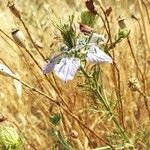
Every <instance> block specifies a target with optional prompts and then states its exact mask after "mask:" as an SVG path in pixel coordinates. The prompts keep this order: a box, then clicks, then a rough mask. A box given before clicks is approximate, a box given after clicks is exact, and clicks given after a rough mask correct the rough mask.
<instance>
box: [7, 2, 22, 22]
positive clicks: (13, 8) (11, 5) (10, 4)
mask: <svg viewBox="0 0 150 150" xmlns="http://www.w3.org/2000/svg"><path fill="white" fill-rule="evenodd" d="M7 6H8V7H9V9H10V11H11V12H12V13H13V14H14V15H15V16H16V17H17V18H19V19H21V13H20V10H19V8H18V7H17V6H16V5H15V3H14V2H10V1H8V4H7Z"/></svg>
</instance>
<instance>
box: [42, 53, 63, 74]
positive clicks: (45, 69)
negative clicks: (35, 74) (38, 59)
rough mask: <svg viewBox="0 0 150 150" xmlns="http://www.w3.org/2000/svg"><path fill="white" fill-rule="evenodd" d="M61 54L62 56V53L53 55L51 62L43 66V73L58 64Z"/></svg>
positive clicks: (51, 69)
mask: <svg viewBox="0 0 150 150" xmlns="http://www.w3.org/2000/svg"><path fill="white" fill-rule="evenodd" d="M61 56H62V55H57V56H54V57H52V58H51V59H50V60H49V62H48V63H47V64H46V65H45V66H44V67H43V69H42V70H43V73H44V74H47V73H49V72H51V71H53V70H54V67H55V65H56V64H57V62H58V60H59V59H60V57H61Z"/></svg>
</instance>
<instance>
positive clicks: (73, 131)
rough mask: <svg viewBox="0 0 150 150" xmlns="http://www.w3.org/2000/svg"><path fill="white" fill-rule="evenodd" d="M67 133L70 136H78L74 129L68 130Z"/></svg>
mask: <svg viewBox="0 0 150 150" xmlns="http://www.w3.org/2000/svg"><path fill="white" fill-rule="evenodd" d="M69 135H70V136H71V137H72V138H78V135H79V134H78V132H77V131H76V130H70V132H69Z"/></svg>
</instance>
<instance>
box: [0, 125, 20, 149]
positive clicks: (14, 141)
mask: <svg viewBox="0 0 150 150" xmlns="http://www.w3.org/2000/svg"><path fill="white" fill-rule="evenodd" d="M0 144H1V145H2V147H3V148H4V149H9V150H20V149H21V145H22V140H21V138H20V136H19V135H18V133H17V132H16V130H15V128H13V127H0Z"/></svg>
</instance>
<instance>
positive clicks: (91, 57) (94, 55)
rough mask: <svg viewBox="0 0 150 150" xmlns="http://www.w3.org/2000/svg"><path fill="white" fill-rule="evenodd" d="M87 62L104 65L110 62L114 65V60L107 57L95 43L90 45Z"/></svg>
mask: <svg viewBox="0 0 150 150" xmlns="http://www.w3.org/2000/svg"><path fill="white" fill-rule="evenodd" d="M86 60H87V61H88V62H90V63H95V64H97V63H103V62H109V63H112V58H111V57H110V56H109V55H107V54H106V53H105V52H104V51H102V50H100V49H99V47H98V46H96V45H95V43H90V44H88V53H87V58H86Z"/></svg>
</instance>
